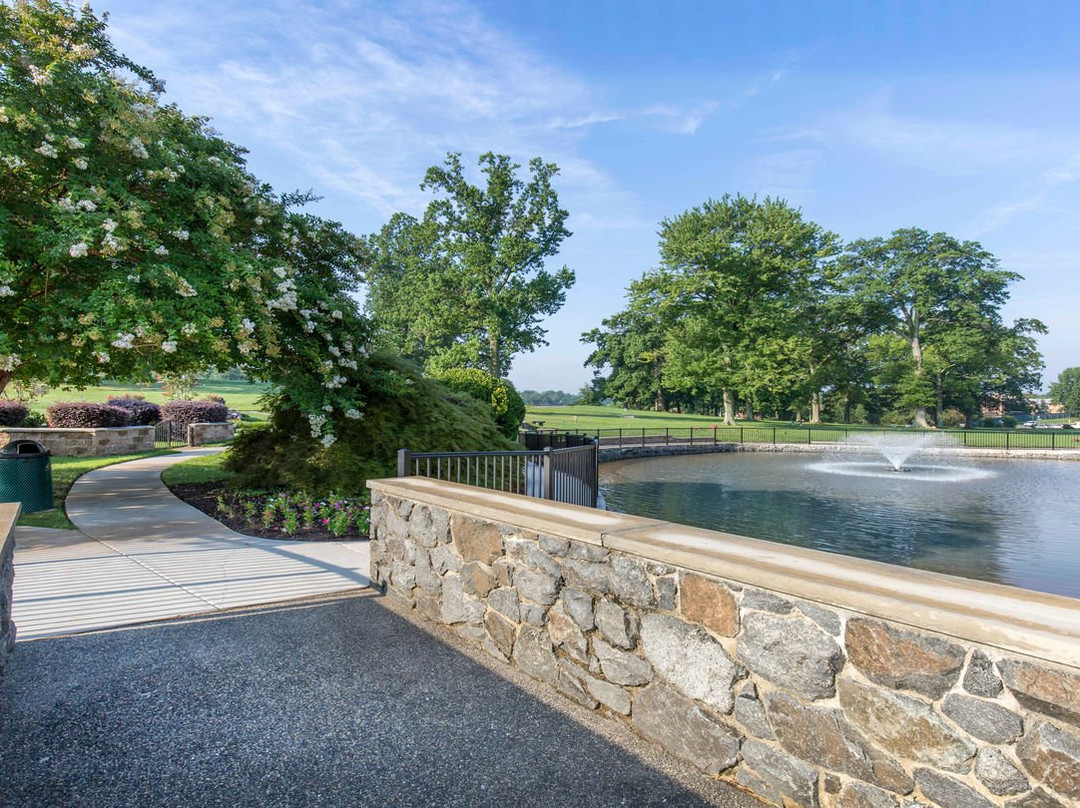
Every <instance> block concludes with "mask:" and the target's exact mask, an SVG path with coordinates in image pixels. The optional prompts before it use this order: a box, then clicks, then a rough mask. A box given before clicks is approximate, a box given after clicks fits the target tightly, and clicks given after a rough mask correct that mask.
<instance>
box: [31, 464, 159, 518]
mask: <svg viewBox="0 0 1080 808" xmlns="http://www.w3.org/2000/svg"><path fill="white" fill-rule="evenodd" d="M172 452H173V450H172V449H155V450H154V451H152V452H141V453H139V454H129V455H114V456H112V457H54V458H52V460H51V465H52V480H53V502H54V503H55V505H56V507H55V508H53V509H52V510H51V511H41V512H40V513H24V514H22V515H21V516H20V517H19V521H18V524H19V525H25V526H28V527H54V528H59V529H61V530H74V529H75V525H73V524H71V522H69V521H68V518H67V515H66V514H65V513H64V500H65V499H66V498H67V494H68V491H69V490H70V489H71V484H72V483H74V482H75V480H77V479H78V478H79V477H81V476H82V475H83V474H86V472H88V471H90V470H92V469H99V468H101V467H102V466H111V465H113V464H114V463H123V462H125V461H127V460H138V459H139V458H141V457H154V456H155V455H163V454H171V453H172Z"/></svg>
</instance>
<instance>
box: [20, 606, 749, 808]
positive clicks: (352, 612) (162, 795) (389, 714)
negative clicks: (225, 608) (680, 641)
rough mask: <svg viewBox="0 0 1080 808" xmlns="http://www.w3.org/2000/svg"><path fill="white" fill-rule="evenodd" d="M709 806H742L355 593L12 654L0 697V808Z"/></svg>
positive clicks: (735, 797)
mask: <svg viewBox="0 0 1080 808" xmlns="http://www.w3.org/2000/svg"><path fill="white" fill-rule="evenodd" d="M496 671H498V672H496ZM710 804H713V805H729V806H746V807H747V808H750V806H759V805H760V803H757V802H756V801H754V800H752V799H751V798H749V797H747V796H745V795H744V794H742V793H741V792H737V791H736V790H735V789H733V788H731V787H729V786H727V785H726V784H723V783H720V782H717V781H715V780H710V779H708V778H706V777H704V776H702V775H701V774H699V773H697V772H696V771H695V770H693V769H691V768H689V767H688V766H684V765H682V764H680V763H678V762H677V761H674V760H673V759H672V758H670V757H668V756H666V755H664V754H662V753H660V752H659V751H658V750H657V749H656V748H655V747H652V746H650V745H648V744H645V743H644V742H641V741H640V740H638V739H637V738H635V737H634V736H633V735H632V733H630V732H629V731H628V730H626V729H625V728H624V727H621V726H619V725H618V724H617V723H616V722H613V721H610V720H608V719H604V718H602V717H599V716H596V715H595V714H592V713H590V712H589V711H586V710H584V709H579V708H577V707H576V706H575V705H572V704H569V703H568V702H566V701H565V700H564V699H562V697H561V696H558V695H556V694H554V693H552V692H550V691H548V690H546V689H545V686H544V685H540V684H539V683H535V682H533V681H532V680H531V679H529V678H528V677H525V676H524V675H521V674H519V673H517V672H516V671H513V670H511V669H509V668H508V667H507V666H501V665H497V663H488V662H487V661H486V660H485V661H483V662H481V661H477V660H476V659H473V658H470V656H468V655H466V654H464V653H462V651H461V650H460V642H459V641H458V640H457V638H456V637H452V636H449V634H448V633H447V632H443V631H442V630H441V629H438V628H432V629H431V630H427V629H421V628H420V626H419V625H418V624H417V623H415V622H413V619H412V618H408V617H406V616H405V615H404V612H403V607H401V606H398V605H396V604H393V603H388V602H387V601H386V600H385V599H383V598H380V597H377V596H374V595H370V594H359V595H357V594H351V595H349V596H346V597H337V598H324V599H318V600H306V601H297V602H293V603H289V604H281V605H278V606H274V607H267V608H260V609H249V610H243V611H235V612H226V613H222V614H216V615H208V616H205V617H200V618H192V619H188V620H180V621H173V622H168V623H157V624H152V625H149V626H140V627H134V628H129V629H124V630H113V631H104V632H98V633H93V634H85V635H80V636H69V637H55V638H49V639H42V640H37V641H33V642H26V643H20V644H19V645H18V646H17V648H16V650H15V654H14V656H13V659H12V664H11V667H10V668H9V671H8V675H7V679H6V681H5V683H4V686H3V690H2V697H0V805H4V806H44V805H64V806H148V805H154V806H196V805H197V806H212V805H214V806H216V805H226V806H230V808H234V807H235V806H247V805H260V806H263V805H291V806H297V805H319V806H346V805H350V806H351V805H394V806H421V805H433V806H434V805H438V806H442V805H470V806H482V805H492V806H495V805H498V806H503V805H508V806H509V805H513V806H546V805H552V806H554V805H575V806H576V805H680V806H682V805H710Z"/></svg>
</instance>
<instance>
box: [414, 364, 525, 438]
mask: <svg viewBox="0 0 1080 808" xmlns="http://www.w3.org/2000/svg"><path fill="white" fill-rule="evenodd" d="M435 378H436V379H437V380H438V381H439V382H441V383H442V384H443V386H444V387H446V388H447V389H449V390H452V391H454V392H455V393H467V394H468V395H470V396H472V397H473V398H475V399H476V400H477V401H480V402H484V403H486V404H489V405H490V406H491V412H492V415H494V416H495V422H496V423H497V424H498V425H499V431H500V432H502V433H503V435H505V436H506V437H508V438H510V439H513V438H516V437H517V434H518V430H519V429H520V427H521V421H522V419H524V418H525V401H524V400H523V399H522V397H521V396H520V395H518V392H517V390H516V389H514V385H513V384H511V383H510V382H509V381H508V380H507V379H493V378H492V377H491V376H489V375H488V374H487V373H485V372H484V371H482V370H479V369H478V368H454V369H452V370H446V371H443V372H441V373H437V374H435Z"/></svg>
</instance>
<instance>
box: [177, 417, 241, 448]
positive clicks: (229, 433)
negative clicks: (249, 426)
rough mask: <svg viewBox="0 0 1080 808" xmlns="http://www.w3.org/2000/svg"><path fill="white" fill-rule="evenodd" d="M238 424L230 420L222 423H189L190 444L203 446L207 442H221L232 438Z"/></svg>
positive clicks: (188, 437)
mask: <svg viewBox="0 0 1080 808" xmlns="http://www.w3.org/2000/svg"><path fill="white" fill-rule="evenodd" d="M235 432H236V425H235V424H233V423H231V422H229V421H222V422H220V423H205V424H188V428H187V442H188V446H203V445H205V444H207V443H221V442H222V441H227V440H232V439H233V433H235Z"/></svg>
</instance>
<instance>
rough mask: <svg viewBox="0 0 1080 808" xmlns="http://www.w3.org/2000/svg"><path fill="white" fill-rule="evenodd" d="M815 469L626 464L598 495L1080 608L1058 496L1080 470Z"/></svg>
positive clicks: (728, 463)
mask: <svg viewBox="0 0 1080 808" xmlns="http://www.w3.org/2000/svg"><path fill="white" fill-rule="evenodd" d="M934 462H935V465H936V464H937V463H938V461H937V460H936V459H935V461H934ZM815 463H819V464H820V463H821V458H820V457H818V458H815V457H813V456H807V455H784V454H745V455H744V454H738V455H732V454H729V455H700V456H694V457H671V458H655V459H649V460H634V461H623V462H620V463H612V464H605V465H604V466H601V475H602V483H601V490H602V493H603V495H604V498H605V499H606V501H607V503H608V506H609V507H610V508H611V509H613V510H616V511H622V512H624V513H632V514H638V515H642V516H649V517H653V518H658V519H664V520H667V521H671V522H678V523H680V524H687V525H694V526H697V527H704V528H709V529H712V530H723V531H727V532H729V533H736V534H739V535H744V536H752V537H754V538H760V539H769V540H771V541H778V542H783V543H786V544H794V545H798V546H800V547H809V548H813V549H817V550H824V551H827V552H833V553H841V554H843V555H848V556H854V557H858V558H868V559H872V560H875V561H884V562H887V563H891V564H900V565H903V566H908V567H916V568H919V569H927V570H934V571H937V572H945V573H949V574H952V575H961V576H965V577H969V578H977V579H981V580H985V581H996V582H999V583H1008V584H1015V585H1018V586H1023V587H1026V588H1031V589H1038V590H1042V591H1046V592H1055V593H1058V594H1063V595H1071V596H1074V597H1077V596H1080V506H1078V505H1077V503H1076V498H1075V497H1068V498H1066V499H1063V498H1062V496H1061V494H1062V492H1065V491H1076V490H1077V487H1078V485H1080V463H1069V462H1054V461H1028V462H1024V461H996V462H989V463H988V462H982V463H979V462H965V463H964V464H963V466H962V467H963V468H964V469H967V471H966V472H964V473H957V474H954V475H950V476H949V477H948V481H945V482H943V481H942V479H941V478H940V477H939V476H937V475H929V476H914V477H908V475H904V474H897V473H889V474H881V475H875V476H869V477H861V476H846V475H838V474H819V473H815V472H814V471H813V469H812V468H811V467H812V465H813V464H815ZM897 478H903V479H897Z"/></svg>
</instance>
